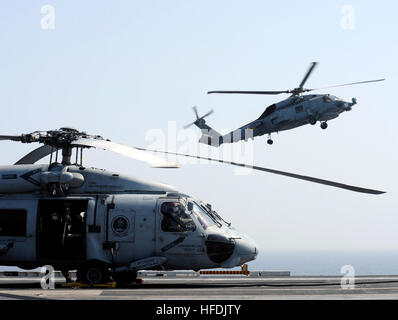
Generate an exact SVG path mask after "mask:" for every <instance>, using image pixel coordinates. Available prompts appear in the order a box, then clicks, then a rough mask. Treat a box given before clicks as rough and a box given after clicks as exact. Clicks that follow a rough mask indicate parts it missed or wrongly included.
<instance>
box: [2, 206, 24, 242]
mask: <svg viewBox="0 0 398 320" xmlns="http://www.w3.org/2000/svg"><path fill="white" fill-rule="evenodd" d="M0 237H26V210H20V209H0Z"/></svg>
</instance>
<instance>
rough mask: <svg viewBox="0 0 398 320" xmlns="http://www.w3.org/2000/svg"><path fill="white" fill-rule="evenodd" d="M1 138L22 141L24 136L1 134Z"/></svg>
mask: <svg viewBox="0 0 398 320" xmlns="http://www.w3.org/2000/svg"><path fill="white" fill-rule="evenodd" d="M0 140H11V141H22V136H0Z"/></svg>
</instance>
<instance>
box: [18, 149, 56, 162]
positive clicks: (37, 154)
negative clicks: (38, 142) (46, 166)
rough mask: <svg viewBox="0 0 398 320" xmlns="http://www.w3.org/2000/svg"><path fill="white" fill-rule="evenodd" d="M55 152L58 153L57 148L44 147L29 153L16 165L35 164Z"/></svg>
mask: <svg viewBox="0 0 398 320" xmlns="http://www.w3.org/2000/svg"><path fill="white" fill-rule="evenodd" d="M53 151H56V148H54V147H51V146H47V145H44V146H41V147H39V148H37V149H35V150H33V151H32V152H30V153H28V154H27V155H26V156H24V157H23V158H22V159H19V160H18V161H17V162H15V163H14V164H34V163H36V162H37V161H39V160H41V159H43V158H44V157H46V156H48V155H50V154H51V152H53Z"/></svg>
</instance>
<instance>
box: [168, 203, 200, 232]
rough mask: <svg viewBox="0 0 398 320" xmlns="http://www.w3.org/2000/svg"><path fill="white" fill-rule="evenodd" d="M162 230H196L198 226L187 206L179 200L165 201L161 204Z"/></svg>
mask: <svg viewBox="0 0 398 320" xmlns="http://www.w3.org/2000/svg"><path fill="white" fill-rule="evenodd" d="M161 212H162V214H163V219H162V223H161V227H162V230H163V231H165V232H186V231H195V229H196V226H195V223H194V222H193V220H192V218H191V216H190V215H189V214H188V213H187V211H186V209H185V206H184V205H183V204H182V203H179V202H164V203H162V206H161Z"/></svg>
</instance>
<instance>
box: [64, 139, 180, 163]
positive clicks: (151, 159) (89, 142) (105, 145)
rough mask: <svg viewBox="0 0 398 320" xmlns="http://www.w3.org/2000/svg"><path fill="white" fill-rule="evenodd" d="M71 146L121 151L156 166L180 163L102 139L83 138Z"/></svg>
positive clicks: (125, 154)
mask: <svg viewBox="0 0 398 320" xmlns="http://www.w3.org/2000/svg"><path fill="white" fill-rule="evenodd" d="M71 146H83V147H93V148H101V149H104V150H108V151H112V152H116V153H120V154H122V155H124V156H126V157H129V158H132V159H135V160H139V161H143V162H146V163H148V164H150V165H151V166H152V167H155V168H178V167H179V165H178V164H176V163H171V162H168V161H167V160H165V159H163V158H160V157H157V156H154V155H152V154H150V153H148V152H144V151H141V150H139V149H136V148H133V147H129V146H125V145H122V144H120V143H116V142H112V141H108V140H100V139H86V138H81V139H78V140H76V141H73V142H72V143H71Z"/></svg>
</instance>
